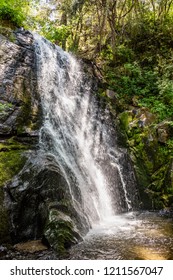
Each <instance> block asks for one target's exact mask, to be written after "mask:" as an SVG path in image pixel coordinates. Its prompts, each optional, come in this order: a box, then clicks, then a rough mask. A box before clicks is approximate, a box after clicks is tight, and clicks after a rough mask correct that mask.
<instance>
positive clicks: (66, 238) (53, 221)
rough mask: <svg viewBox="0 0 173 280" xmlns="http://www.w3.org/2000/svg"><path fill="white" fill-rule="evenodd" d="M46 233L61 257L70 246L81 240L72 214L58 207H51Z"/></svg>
mask: <svg viewBox="0 0 173 280" xmlns="http://www.w3.org/2000/svg"><path fill="white" fill-rule="evenodd" d="M44 235H45V237H46V239H47V240H48V242H49V244H50V245H51V247H53V248H54V249H55V250H56V251H57V253H58V254H59V256H61V257H63V256H65V255H66V254H67V249H68V248H69V247H70V246H72V245H74V244H76V243H77V242H78V241H79V240H81V236H80V234H79V232H78V230H77V229H76V227H75V225H74V222H73V221H72V219H71V218H70V216H68V215H67V214H64V213H63V212H61V211H58V210H56V209H51V210H50V212H49V220H48V222H47V226H46V228H45V231H44Z"/></svg>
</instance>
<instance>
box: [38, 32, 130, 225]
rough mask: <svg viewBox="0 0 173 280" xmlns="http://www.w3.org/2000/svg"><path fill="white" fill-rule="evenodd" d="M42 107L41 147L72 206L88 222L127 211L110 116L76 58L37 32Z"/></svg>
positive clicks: (127, 205)
mask: <svg viewBox="0 0 173 280" xmlns="http://www.w3.org/2000/svg"><path fill="white" fill-rule="evenodd" d="M34 37H35V40H36V54H37V64H38V65H37V67H38V87H39V92H40V96H41V104H42V110H43V117H44V121H43V126H42V128H41V131H40V147H41V150H42V151H43V152H44V153H47V154H50V155H51V156H53V157H54V158H55V160H56V162H57V163H58V165H59V168H60V171H61V173H62V174H63V176H64V178H65V179H66V181H67V183H68V186H69V191H70V193H71V197H72V200H73V204H74V207H75V208H76V209H80V211H83V213H84V214H85V215H86V216H87V217H88V219H89V221H90V224H91V225H93V224H94V223H95V222H97V221H104V220H107V219H108V218H110V217H112V216H114V215H115V214H116V213H117V212H120V211H124V210H130V209H131V208H132V201H131V199H130V197H129V195H128V192H127V189H126V183H125V179H124V177H123V174H122V171H121V170H122V166H121V164H120V161H121V158H122V154H123V152H121V151H120V150H118V149H117V145H116V132H115V129H114V128H113V127H112V126H111V119H110V114H109V112H108V111H107V110H103V109H101V108H100V106H99V101H98V100H97V98H96V97H95V96H94V94H93V93H92V87H91V82H89V81H88V79H87V78H86V74H84V72H83V71H82V69H81V65H80V64H79V63H78V62H77V61H76V59H75V58H74V57H73V56H72V55H70V54H68V53H66V52H64V51H63V50H62V49H61V48H59V47H57V46H55V45H53V44H51V43H50V42H48V41H47V40H45V39H43V38H41V37H40V36H38V35H35V36H34Z"/></svg>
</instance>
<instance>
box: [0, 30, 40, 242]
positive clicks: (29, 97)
mask: <svg viewBox="0 0 173 280" xmlns="http://www.w3.org/2000/svg"><path fill="white" fill-rule="evenodd" d="M3 31H4V33H3V34H4V35H5V34H6V33H7V37H6V36H4V35H0V64H1V66H0V220H1V224H0V242H1V241H2V242H3V241H7V240H10V236H9V230H8V226H9V224H8V220H9V219H8V214H7V211H6V209H5V208H4V206H3V199H4V194H3V190H2V186H3V185H4V184H5V183H6V181H8V180H9V179H11V178H12V177H13V176H14V175H15V174H16V173H18V172H19V170H20V169H21V168H22V166H23V165H24V163H25V161H26V158H27V157H28V155H27V153H26V151H27V150H28V149H33V144H36V143H37V134H38V133H37V130H38V127H39V123H40V119H41V118H40V116H41V111H40V108H39V98H38V95H37V86H36V71H35V70H36V69H35V58H34V57H35V54H34V49H33V39H32V35H31V34H30V33H29V32H21V31H19V32H14V33H13V32H11V31H9V30H7V32H5V29H4V30H3ZM34 149H35V148H34Z"/></svg>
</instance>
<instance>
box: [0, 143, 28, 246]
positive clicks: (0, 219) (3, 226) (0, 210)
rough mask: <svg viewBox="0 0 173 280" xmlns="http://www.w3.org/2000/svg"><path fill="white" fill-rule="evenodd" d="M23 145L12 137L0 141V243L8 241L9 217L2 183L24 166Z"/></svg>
mask: <svg viewBox="0 0 173 280" xmlns="http://www.w3.org/2000/svg"><path fill="white" fill-rule="evenodd" d="M25 149H26V147H25V146H24V145H22V144H21V143H18V142H16V141H14V139H13V138H11V139H9V140H7V141H4V143H0V243H6V242H9V241H10V236H9V217H8V213H7V210H6V208H5V206H4V192H3V186H4V184H5V183H6V182H7V181H8V180H10V179H11V178H12V177H13V176H14V175H15V174H17V173H18V172H19V171H20V170H21V168H22V167H23V166H24V164H25V161H26V157H25V156H24V155H23V151H24V150H25Z"/></svg>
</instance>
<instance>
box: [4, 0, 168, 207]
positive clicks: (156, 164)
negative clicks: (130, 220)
mask: <svg viewBox="0 0 173 280" xmlns="http://www.w3.org/2000/svg"><path fill="white" fill-rule="evenodd" d="M0 22H1V25H3V26H9V27H25V28H28V29H31V30H35V31H37V32H39V33H40V34H42V35H43V36H45V37H46V38H47V39H49V40H51V41H52V42H54V43H56V44H58V45H60V46H61V47H62V48H63V49H65V50H68V51H71V52H73V53H75V54H76V55H78V56H79V57H82V58H85V59H88V60H91V61H92V63H93V65H94V66H95V69H96V72H97V75H98V76H99V77H100V79H101V80H102V84H103V86H102V88H101V89H100V96H102V98H103V100H105V102H106V104H108V105H109V106H110V108H111V110H112V111H113V112H115V111H116V114H117V115H118V118H119V122H120V126H121V127H122V130H124V134H125V141H126V144H127V147H128V148H129V150H130V151H131V157H132V160H133V161H134V165H135V168H136V172H137V175H138V178H139V181H140V182H141V187H145V188H146V190H147V192H148V193H149V195H150V197H152V203H153V207H154V208H162V207H165V206H171V205H172V204H173V174H172V172H173V171H172V169H173V168H172V169H170V168H171V165H172V157H173V63H172V62H173V61H172V60H173V58H172V57H173V0H61V1H58V0H49V1H46V0H45V1H43V0H42V1H37V0H35V1H34V0H33V1H27V0H25V1H21V0H9V1H5V0H3V1H1V4H0ZM106 88H108V89H109V90H112V91H113V93H114V96H113V98H112V97H111V98H110V96H108V95H107V91H106ZM125 111H126V112H125ZM144 119H147V121H146V122H145V121H144ZM170 170H171V171H170Z"/></svg>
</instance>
